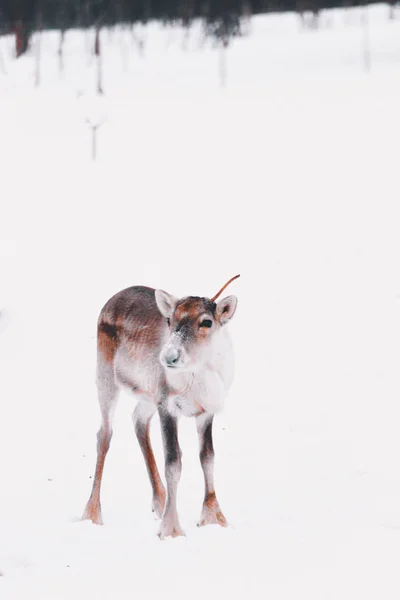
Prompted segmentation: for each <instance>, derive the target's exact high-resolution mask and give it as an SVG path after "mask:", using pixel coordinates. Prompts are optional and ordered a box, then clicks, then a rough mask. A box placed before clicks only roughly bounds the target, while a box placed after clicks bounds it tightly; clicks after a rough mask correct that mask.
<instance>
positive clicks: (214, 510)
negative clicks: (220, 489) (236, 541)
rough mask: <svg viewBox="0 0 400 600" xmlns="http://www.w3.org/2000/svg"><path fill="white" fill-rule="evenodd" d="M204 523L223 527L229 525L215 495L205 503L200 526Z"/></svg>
mask: <svg viewBox="0 0 400 600" xmlns="http://www.w3.org/2000/svg"><path fill="white" fill-rule="evenodd" d="M204 525H221V527H228V526H229V523H228V521H227V520H226V518H225V516H224V514H223V512H222V510H221V509H220V507H219V504H218V502H217V500H216V498H215V496H214V497H211V498H209V499H208V500H206V502H205V503H204V506H203V510H202V513H201V517H200V521H199V523H198V526H199V527H204Z"/></svg>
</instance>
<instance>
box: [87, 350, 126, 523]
mask: <svg viewBox="0 0 400 600" xmlns="http://www.w3.org/2000/svg"><path fill="white" fill-rule="evenodd" d="M97 390H98V398H99V404H100V411H101V426H100V429H99V431H98V433H97V463H96V471H95V475H94V481H93V487H92V493H91V495H90V498H89V500H88V503H87V505H86V508H85V512H84V513H83V517H82V518H83V519H89V520H90V521H92V522H93V523H95V524H96V525H102V524H103V519H102V516H101V504H100V488H101V480H102V477H103V469H104V463H105V460H106V456H107V452H108V449H109V447H110V442H111V437H112V422H113V417H114V412H115V407H116V403H117V400H118V392H119V389H118V386H117V384H116V382H115V377H114V371H113V367H112V364H110V363H106V362H104V361H103V360H102V359H99V363H98V370H97Z"/></svg>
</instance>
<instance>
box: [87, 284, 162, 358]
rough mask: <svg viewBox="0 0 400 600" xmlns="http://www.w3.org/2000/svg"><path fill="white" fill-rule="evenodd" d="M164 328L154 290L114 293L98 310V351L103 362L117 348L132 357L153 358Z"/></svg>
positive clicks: (141, 287) (134, 288)
mask: <svg viewBox="0 0 400 600" xmlns="http://www.w3.org/2000/svg"><path fill="white" fill-rule="evenodd" d="M166 330H167V325H166V322H165V318H164V317H163V316H162V315H161V313H160V311H159V310H158V307H157V304H156V300H155V295H154V289H152V288H149V287H145V286H134V287H130V288H126V289H125V290H122V291H121V292H118V293H117V294H115V296H113V297H112V298H110V300H109V301H108V302H107V303H106V304H105V305H104V307H103V308H102V310H101V312H100V315H99V319H98V326H97V337H98V349H99V352H101V353H102V355H103V357H104V358H105V359H106V360H107V361H112V360H113V359H114V356H115V353H116V351H117V350H118V348H120V347H121V346H124V347H127V348H128V351H130V352H132V357H133V356H134V354H135V353H136V354H137V353H138V352H139V351H140V353H141V355H143V354H145V355H149V356H150V355H153V354H157V355H158V352H159V350H160V349H161V344H162V341H163V338H164V334H165V331H166Z"/></svg>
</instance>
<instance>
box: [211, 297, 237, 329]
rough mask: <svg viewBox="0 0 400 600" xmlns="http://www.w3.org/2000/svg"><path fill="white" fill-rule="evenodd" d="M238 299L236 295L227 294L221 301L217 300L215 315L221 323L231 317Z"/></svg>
mask: <svg viewBox="0 0 400 600" xmlns="http://www.w3.org/2000/svg"><path fill="white" fill-rule="evenodd" d="M237 303H238V299H237V298H236V296H227V297H226V298H224V299H223V300H221V302H218V304H217V309H216V311H215V316H216V317H217V320H218V321H219V322H220V323H221V325H223V324H224V323H227V322H228V321H229V320H230V319H232V317H233V315H234V314H235V311H236V306H237Z"/></svg>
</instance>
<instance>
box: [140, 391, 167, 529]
mask: <svg viewBox="0 0 400 600" xmlns="http://www.w3.org/2000/svg"><path fill="white" fill-rule="evenodd" d="M156 410H157V407H156V405H155V404H153V403H152V402H150V401H146V400H142V401H139V403H138V405H137V407H136V408H135V411H134V413H133V424H134V427H135V433H136V436H137V439H138V442H139V445H140V448H141V450H142V453H143V458H144V460H145V463H146V467H147V472H148V474H149V479H150V483H151V487H152V489H153V504H152V509H153V512H155V513H156V515H157V517H159V518H161V517H162V514H163V512H164V506H165V497H166V493H165V488H164V485H163V483H162V481H161V477H160V473H159V472H158V468H157V463H156V460H155V458H154V453H153V449H152V447H151V442H150V435H149V429H150V421H151V418H152V417H153V415H154V413H155V412H156Z"/></svg>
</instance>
